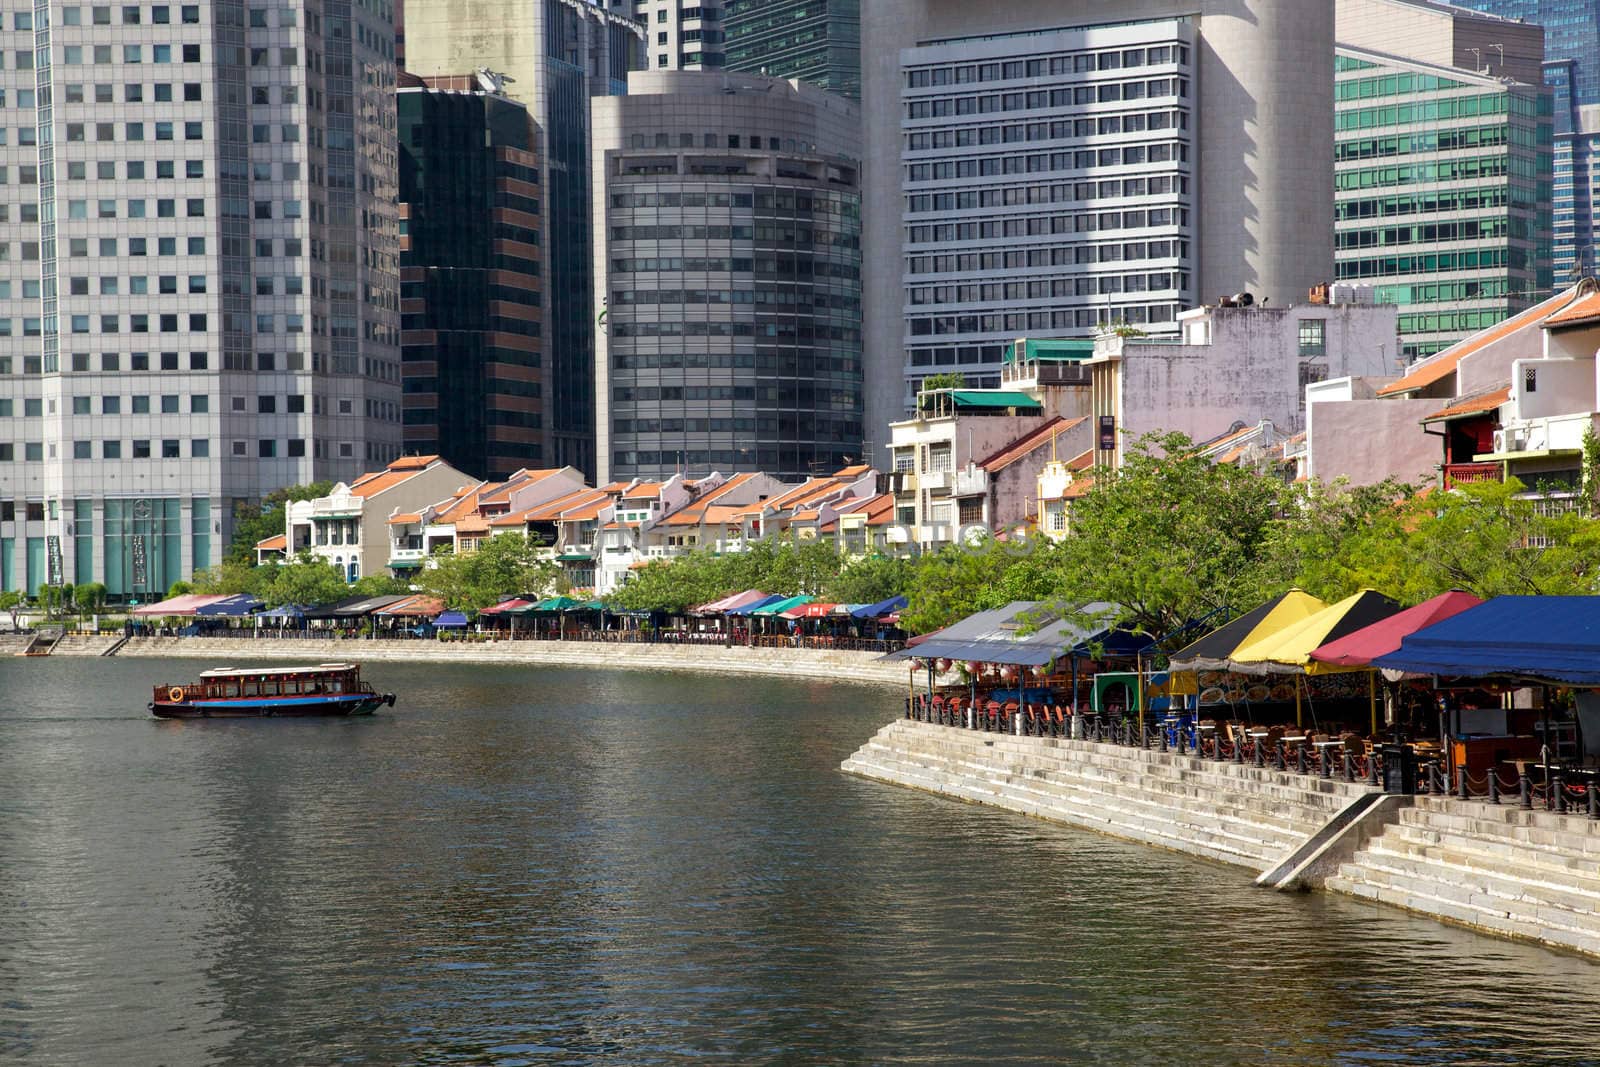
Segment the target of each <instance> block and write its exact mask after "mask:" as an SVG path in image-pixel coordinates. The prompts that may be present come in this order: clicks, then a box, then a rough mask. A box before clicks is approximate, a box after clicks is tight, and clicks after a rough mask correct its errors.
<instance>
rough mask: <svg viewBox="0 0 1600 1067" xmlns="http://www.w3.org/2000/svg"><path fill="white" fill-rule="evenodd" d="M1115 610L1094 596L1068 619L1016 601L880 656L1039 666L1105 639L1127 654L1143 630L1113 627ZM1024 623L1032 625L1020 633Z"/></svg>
mask: <svg viewBox="0 0 1600 1067" xmlns="http://www.w3.org/2000/svg"><path fill="white" fill-rule="evenodd" d="M1117 613H1118V608H1117V606H1116V605H1115V604H1109V603H1107V602H1105V601H1095V602H1094V603H1091V604H1085V605H1083V606H1082V607H1081V608H1078V609H1077V610H1076V611H1074V612H1072V618H1062V617H1060V615H1059V614H1057V613H1055V612H1053V611H1051V609H1050V608H1049V607H1048V606H1047V605H1046V604H1044V603H1043V602H1042V601H1038V600H1017V601H1013V602H1012V603H1010V604H1007V605H1006V606H1005V607H1003V608H995V609H994V610H992V611H980V612H978V613H977V614H975V615H968V616H967V617H966V618H964V619H962V620H961V621H960V622H956V623H952V624H951V625H949V626H947V627H945V628H944V629H943V630H940V631H938V632H937V633H933V634H929V635H928V637H927V638H926V639H924V640H923V641H921V642H919V643H918V644H917V645H915V646H914V647H912V648H906V649H902V650H901V651H899V652H893V653H890V654H889V655H887V656H885V657H884V659H889V660H897V659H953V660H971V661H975V662H978V663H1009V664H1015V665H1018V666H1024V667H1038V666H1042V665H1043V664H1046V663H1050V662H1051V661H1053V660H1057V659H1060V658H1061V657H1062V656H1065V655H1069V654H1071V653H1079V654H1087V653H1088V652H1089V651H1090V649H1089V648H1088V646H1090V645H1092V644H1104V645H1105V646H1106V648H1107V651H1110V652H1112V653H1114V654H1115V653H1121V652H1129V653H1131V652H1132V651H1134V650H1135V649H1136V648H1139V647H1143V646H1144V645H1146V644H1148V643H1149V641H1148V639H1146V638H1145V637H1143V635H1133V634H1129V633H1128V632H1127V631H1125V630H1118V629H1116V628H1115V627H1114V626H1113V625H1112V622H1111V620H1112V619H1114V618H1115V617H1116V615H1117ZM1029 626H1033V627H1036V628H1035V629H1032V630H1031V631H1029V632H1027V633H1024V632H1022V631H1023V630H1024V629H1026V628H1028V627H1029Z"/></svg>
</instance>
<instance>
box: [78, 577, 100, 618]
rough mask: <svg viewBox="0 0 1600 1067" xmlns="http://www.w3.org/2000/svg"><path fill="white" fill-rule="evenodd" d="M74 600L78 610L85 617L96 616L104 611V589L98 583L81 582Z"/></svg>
mask: <svg viewBox="0 0 1600 1067" xmlns="http://www.w3.org/2000/svg"><path fill="white" fill-rule="evenodd" d="M75 598H76V600H77V602H78V610H79V611H81V612H83V613H84V614H86V615H98V614H100V613H101V612H102V611H104V610H105V609H106V587H105V586H104V585H102V584H101V583H99V582H83V583H82V584H80V585H79V586H78V589H77V593H76V596H75Z"/></svg>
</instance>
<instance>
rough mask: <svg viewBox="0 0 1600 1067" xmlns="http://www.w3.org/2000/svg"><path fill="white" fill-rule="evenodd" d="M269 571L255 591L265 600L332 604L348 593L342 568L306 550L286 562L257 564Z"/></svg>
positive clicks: (279, 603) (277, 602)
mask: <svg viewBox="0 0 1600 1067" xmlns="http://www.w3.org/2000/svg"><path fill="white" fill-rule="evenodd" d="M259 570H261V571H267V572H269V574H268V576H267V579H266V582H265V584H264V586H263V587H262V588H261V589H260V590H259V591H255V590H238V591H239V592H252V591H254V592H257V595H258V596H260V597H261V598H262V599H263V600H265V601H267V603H268V604H270V605H273V606H277V605H281V604H307V605H310V604H331V603H333V602H334V601H336V600H342V599H344V598H345V597H348V596H350V586H349V584H348V583H346V582H345V579H344V572H343V571H342V570H340V569H339V568H338V567H335V566H334V565H333V564H331V563H329V562H327V561H326V560H321V559H316V558H315V557H313V556H312V555H311V554H310V553H309V552H303V553H301V554H300V558H298V559H296V560H293V561H292V562H289V563H283V564H279V565H277V566H273V567H270V568H269V567H262V568H259Z"/></svg>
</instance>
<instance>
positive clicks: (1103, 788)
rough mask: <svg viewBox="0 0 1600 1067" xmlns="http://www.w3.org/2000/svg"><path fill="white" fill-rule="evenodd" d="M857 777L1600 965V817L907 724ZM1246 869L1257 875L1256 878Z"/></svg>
mask: <svg viewBox="0 0 1600 1067" xmlns="http://www.w3.org/2000/svg"><path fill="white" fill-rule="evenodd" d="M841 770H843V771H845V772H846V773H848V774H853V775H857V776H860V777H863V778H870V779H873V780H876V781H880V782H886V783H891V784H894V785H899V786H905V787H909V788H913V789H919V790H924V791H927V792H930V793H936V794H939V795H941V796H945V797H950V798H952V799H956V800H964V801H967V802H970V803H978V804H987V805H992V806H995V807H999V808H1004V809H1007V810H1010V811H1015V812H1020V813H1023V814H1026V815H1031V816H1034V817H1037V818H1041V819H1047V820H1050V821H1054V822H1061V823H1066V824H1069V825H1073V826H1078V827H1082V828H1085V829H1090V830H1095V831H1099V832H1101V833H1106V834H1110V835H1113V836H1116V837H1121V838H1124V839H1127V840H1132V841H1140V842H1144V843H1146V844H1150V845H1155V846H1158V847H1161V848H1167V849H1172V850H1175V851H1178V852H1185V853H1188V854H1190V855H1195V856H1202V857H1205V858H1207V859H1210V860H1215V861H1218V862H1221V863H1225V864H1230V865H1233V866H1235V867H1238V868H1242V869H1243V871H1242V872H1241V875H1240V876H1241V877H1250V878H1252V879H1253V880H1254V881H1255V882H1256V883H1257V884H1258V885H1261V886H1264V887H1268V888H1275V889H1284V890H1297V889H1322V890H1328V891H1332V892H1338V893H1343V894H1346V895H1349V896H1353V897H1357V898H1360V899H1363V900H1368V901H1371V902H1373V903H1374V904H1384V905H1390V906H1394V907H1399V908H1404V909H1406V910H1408V911H1412V912H1415V913H1417V914H1421V915H1426V916H1429V917H1431V918H1434V919H1439V920H1441V921H1444V922H1448V923H1452V924H1456V925H1461V926H1467V927H1471V928H1473V929H1475V930H1478V931H1481V932H1484V933H1489V934H1494V935H1498V936H1502V937H1509V938H1513V939H1517V940H1524V941H1531V942H1537V943H1539V944H1543V945H1547V946H1550V947H1553V948H1558V949H1562V950H1565V951H1569V952H1576V953H1580V954H1583V955H1586V956H1590V957H1597V958H1600V820H1596V819H1593V818H1590V817H1589V815H1588V814H1587V812H1586V811H1582V810H1573V811H1567V812H1557V811H1547V810H1539V809H1537V808H1524V807H1522V806H1521V804H1520V803H1518V802H1517V799H1516V798H1514V797H1513V798H1510V799H1508V800H1507V801H1506V802H1504V803H1499V804H1492V803H1487V802H1484V801H1477V800H1462V799H1460V798H1458V797H1456V796H1453V795H1444V794H1440V793H1435V794H1432V795H1425V796H1398V795H1389V794H1383V793H1381V792H1379V791H1378V790H1377V789H1375V788H1374V787H1372V786H1370V785H1368V784H1365V783H1364V782H1363V781H1361V780H1359V779H1358V780H1356V781H1353V782H1352V781H1345V780H1342V779H1341V777H1335V776H1327V775H1324V774H1322V773H1316V772H1312V773H1296V772H1295V771H1293V770H1282V771H1280V770H1276V769H1274V768H1272V767H1258V766H1253V765H1251V764H1250V763H1248V762H1241V761H1237V760H1233V759H1226V758H1225V759H1218V758H1216V757H1215V756H1214V755H1201V756H1196V755H1194V754H1180V753H1177V752H1164V751H1160V750H1159V749H1158V748H1156V747H1146V746H1145V745H1141V744H1139V743H1137V742H1135V743H1133V744H1115V743H1111V742H1102V741H1089V740H1078V739H1072V738H1070V737H1034V736H1018V735H1016V734H1014V733H998V732H990V731H986V730H981V729H969V728H965V727H963V726H960V725H944V724H940V723H935V722H926V721H918V720H916V719H913V718H903V719H899V720H897V721H895V722H892V723H890V724H889V725H887V726H885V727H884V728H883V729H882V730H881V731H879V732H878V734H877V735H875V736H874V737H872V738H871V739H870V740H869V741H867V743H866V744H864V745H863V746H862V747H861V748H860V749H859V750H858V751H857V752H855V753H854V754H853V755H851V756H850V758H848V759H847V760H845V761H844V763H843V764H842V765H841ZM1245 872H1247V873H1245Z"/></svg>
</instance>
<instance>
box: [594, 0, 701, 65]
mask: <svg viewBox="0 0 1600 1067" xmlns="http://www.w3.org/2000/svg"><path fill="white" fill-rule="evenodd" d="M722 5H723V0H611V9H612V10H613V11H616V12H620V13H622V14H629V15H632V16H633V17H634V18H636V19H638V20H639V21H640V22H641V23H643V24H644V28H645V30H646V31H647V32H646V34H645V38H644V48H643V52H644V55H645V69H646V70H717V69H720V68H721V67H722V66H723V64H724V61H725V56H724V48H725V46H724V44H723V41H724V40H725V38H724V35H723V30H722Z"/></svg>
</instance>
